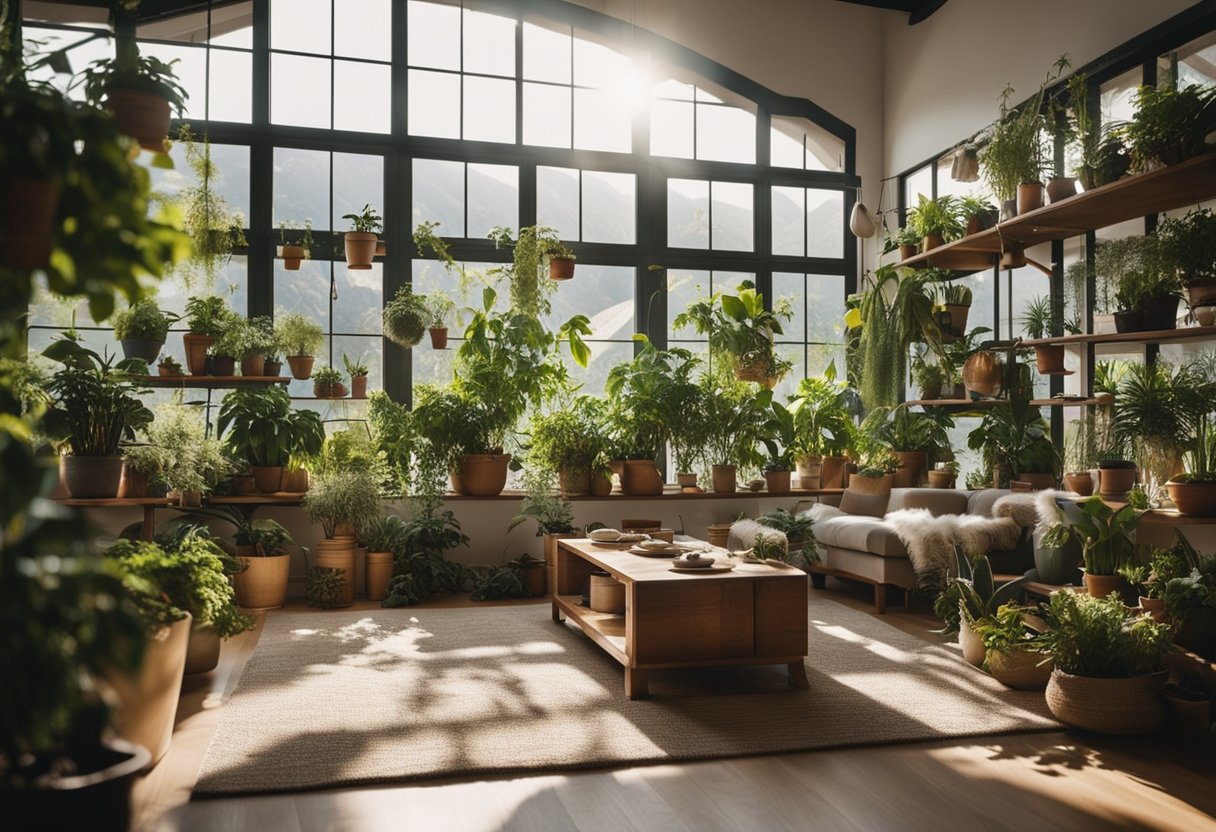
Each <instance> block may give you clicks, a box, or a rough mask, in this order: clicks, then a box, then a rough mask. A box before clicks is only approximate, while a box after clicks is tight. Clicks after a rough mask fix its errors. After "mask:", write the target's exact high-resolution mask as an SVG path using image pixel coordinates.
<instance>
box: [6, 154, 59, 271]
mask: <svg viewBox="0 0 1216 832" xmlns="http://www.w3.org/2000/svg"><path fill="white" fill-rule="evenodd" d="M58 208H59V186H58V185H55V184H54V183H51V182H44V181H41V180H38V179H27V178H24V177H20V178H12V179H5V180H4V181H3V182H0V263H4V264H5V265H7V266H11V267H12V268H14V269H20V270H28V269H43V268H46V266H47V264H48V263H49V262H50V259H51V232H52V231H53V229H54V226H55V211H56V210H57V209H58Z"/></svg>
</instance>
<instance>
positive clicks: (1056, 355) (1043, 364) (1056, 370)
mask: <svg viewBox="0 0 1216 832" xmlns="http://www.w3.org/2000/svg"><path fill="white" fill-rule="evenodd" d="M1034 360H1035V364H1036V365H1037V366H1038V370H1039V375H1042V376H1058V375H1063V374H1064V373H1065V370H1064V346H1063V345H1062V344H1044V345H1040V346H1036V347H1035V348H1034Z"/></svg>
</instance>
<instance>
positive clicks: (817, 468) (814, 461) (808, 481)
mask: <svg viewBox="0 0 1216 832" xmlns="http://www.w3.org/2000/svg"><path fill="white" fill-rule="evenodd" d="M794 470H795V472H796V473H797V474H798V487H799V488H820V487H821V486H820V485H819V483H820V476H821V474H822V473H823V457H821V456H818V455H815V454H803V455H802V456H800V457H798V458H797V459H795V460H794Z"/></svg>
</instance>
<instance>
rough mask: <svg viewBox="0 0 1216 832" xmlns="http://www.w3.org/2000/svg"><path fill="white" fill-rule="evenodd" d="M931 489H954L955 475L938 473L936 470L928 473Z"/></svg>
mask: <svg viewBox="0 0 1216 832" xmlns="http://www.w3.org/2000/svg"><path fill="white" fill-rule="evenodd" d="M926 476H927V477H928V478H929V487H930V488H954V474H952V473H950V472H949V471H938V470H937V469H936V468H934V469H930V470H929V471H927V472H926Z"/></svg>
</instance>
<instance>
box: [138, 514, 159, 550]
mask: <svg viewBox="0 0 1216 832" xmlns="http://www.w3.org/2000/svg"><path fill="white" fill-rule="evenodd" d="M155 532H156V506H152V505H146V506H144V522H143V525H142V526H140V529H139V536H140V539H142V540H147V541H150V540H152V538H153V536H154V535H155Z"/></svg>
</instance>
